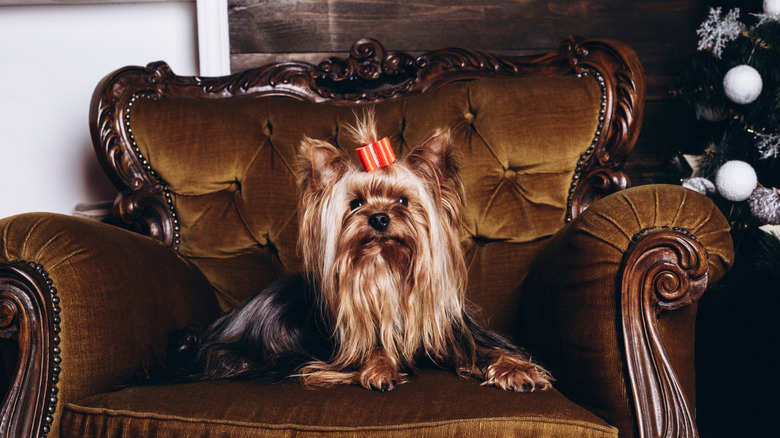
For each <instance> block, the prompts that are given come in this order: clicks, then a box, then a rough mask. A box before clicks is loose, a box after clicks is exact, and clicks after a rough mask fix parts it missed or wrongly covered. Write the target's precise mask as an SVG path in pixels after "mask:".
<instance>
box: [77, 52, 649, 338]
mask: <svg viewBox="0 0 780 438" xmlns="http://www.w3.org/2000/svg"><path fill="white" fill-rule="evenodd" d="M583 44H584V45H583ZM588 44H592V47H590V48H589V50H584V51H583V50H580V49H581V48H582V47H588ZM600 47H601V45H600V43H595V44H594V43H583V42H581V41H579V40H576V39H574V38H569V39H567V40H566V41H565V42H564V45H562V46H561V49H560V50H559V51H558V52H553V53H551V54H546V55H542V56H537V57H527V58H496V57H493V56H492V55H486V54H483V53H479V52H473V51H466V50H462V49H443V50H439V51H434V52H429V53H427V54H424V55H421V56H419V57H417V58H412V57H411V56H409V55H406V54H403V53H385V51H384V49H383V48H382V47H381V45H379V44H378V43H377V42H375V41H371V40H364V41H361V42H358V43H357V44H356V46H355V47H353V50H352V52H351V56H350V57H349V58H347V59H338V58H332V59H329V60H326V61H324V62H323V63H322V64H320V65H319V66H313V65H308V64H300V63H287V64H275V65H270V66H265V67H261V68H259V69H256V70H253V71H249V72H244V73H242V74H238V75H234V76H231V77H226V78H212V79H204V78H183V77H179V76H176V75H174V74H173V73H172V72H171V71H170V70H169V69H168V68H167V66H166V65H165V64H162V63H158V64H152V65H150V66H149V67H147V68H128V69H123V70H120V71H118V72H116V73H114V74H113V75H111V76H109V77H107V78H106V79H104V81H103V84H102V85H101V86H100V87H98V90H97V91H96V94H95V97H94V100H93V102H94V105H93V115H92V116H93V135H94V136H95V138H96V141H95V144H96V147H97V149H98V155H99V156H101V160H102V162H103V164H104V166H105V167H106V170H107V172H108V173H109V174H110V175H112V178H113V179H114V182H115V183H116V184H117V186H118V187H119V188H120V190H121V191H122V192H121V193H120V196H119V198H118V199H117V202H116V206H115V207H116V213H117V214H118V215H119V216H121V217H122V218H124V219H125V220H126V221H128V222H129V223H134V224H135V226H136V227H137V228H138V229H139V230H142V231H144V232H147V233H150V234H152V235H153V236H155V237H157V238H159V239H160V240H162V241H163V242H165V243H166V244H168V245H171V246H173V247H175V248H177V249H178V251H179V253H180V254H181V255H182V256H184V257H186V258H188V259H189V260H191V261H192V262H193V263H194V264H195V265H196V266H197V267H198V268H199V269H200V270H201V271H202V272H203V273H204V274H205V275H206V276H207V277H208V278H209V280H210V281H211V283H212V285H213V287H214V289H215V292H216V294H217V297H218V299H219V302H220V305H221V306H222V307H223V308H224V309H227V308H230V307H232V306H234V305H236V304H237V303H239V302H241V301H243V300H244V299H246V298H248V297H250V296H251V295H253V294H254V293H255V292H256V291H257V290H259V289H260V288H262V287H263V286H265V285H267V284H268V283H269V282H271V281H273V280H275V279H277V278H279V277H281V276H284V275H288V274H290V273H293V272H296V271H298V270H300V266H301V263H300V259H299V254H298V252H297V249H296V243H297V230H298V222H297V218H296V214H295V212H296V193H295V191H296V179H297V177H296V175H297V163H296V151H297V149H298V146H299V144H300V141H301V139H302V137H303V136H304V135H306V136H309V137H312V138H317V139H323V140H327V141H329V142H331V143H333V144H334V145H337V146H338V147H339V148H342V149H346V150H352V149H354V148H356V147H357V146H358V145H355V144H352V143H351V142H350V140H349V139H348V138H347V136H346V135H345V129H344V127H345V125H347V124H352V123H353V122H354V120H355V113H356V112H360V108H361V106H364V105H373V106H374V107H375V110H376V114H377V121H378V131H379V132H378V133H379V135H380V136H388V137H390V141H391V143H392V145H393V147H394V149H395V151H396V154H398V155H399V156H403V155H405V154H406V153H407V152H408V151H409V150H410V148H413V147H414V146H416V145H417V144H419V143H420V141H421V140H422V139H423V138H425V137H426V136H427V135H428V134H429V133H431V132H432V131H433V130H434V129H436V128H439V127H445V128H449V129H450V130H451V132H452V134H453V141H454V144H455V145H456V148H457V150H458V156H459V159H460V162H461V167H462V174H463V180H464V185H465V192H466V210H465V227H464V228H465V229H464V231H463V240H462V244H463V250H464V251H465V254H466V257H467V264H468V268H469V292H468V294H469V295H468V298H469V299H471V300H472V301H474V302H476V303H477V304H478V305H479V306H480V307H481V308H482V309H483V312H484V314H483V318H484V319H485V321H486V322H487V324H488V325H489V326H491V327H493V328H495V329H498V330H500V331H503V332H505V333H512V332H514V330H515V329H516V327H515V326H514V325H513V320H514V318H513V315H515V314H516V313H517V306H518V302H519V293H518V291H519V288H520V283H521V282H522V280H523V279H524V277H525V275H526V273H527V271H528V268H529V265H530V264H531V262H532V261H533V259H534V256H535V255H536V254H537V252H538V251H539V250H540V249H541V248H542V247H543V246H544V245H545V242H546V240H547V238H548V237H550V236H551V235H552V234H553V233H555V232H556V231H557V230H559V229H560V228H561V227H562V226H563V225H564V224H565V223H566V221H567V220H570V219H571V218H572V217H573V216H576V215H577V214H578V213H579V212H580V211H582V209H584V208H586V207H587V205H588V204H589V203H590V202H592V201H593V200H595V199H597V198H598V197H600V196H602V195H604V194H607V193H610V192H612V191H616V190H619V189H622V188H624V187H625V186H626V184H627V180H626V178H625V176H624V174H623V173H622V172H621V171H620V170H618V168H619V166H620V165H621V164H622V161H623V160H624V159H625V155H626V154H627V153H628V151H629V150H630V149H631V147H632V146H633V143H634V141H635V139H636V135H637V134H638V125H639V123H638V120H639V119H640V118H641V114H635V113H632V112H631V109H632V108H633V107H634V104H635V103H641V102H637V100H641V99H643V98H644V97H643V90H642V89H641V88H640V89H637V88H636V87H635V84H642V83H644V80H643V77H642V72H641V67H639V65H638V63H637V62H636V60H635V58H632V57H631V56H632V53H628V55H629V57H628V59H626V58H624V57H623V54H619V53H617V52H615V51H614V50H611V51H609V50H600ZM361 66H362V67H366V66H369V67H372V68H373V70H370V71H369V72H368V73H366V69H365V68H363V69H361ZM620 71H622V73H621V74H622V75H623V76H621V75H620V74H618V73H619V72H620ZM369 73H370V74H369ZM119 83H121V84H123V87H122V91H121V94H117V91H116V90H117V87H116V86H115V84H119ZM128 84H129V86H128ZM626 91H628V92H626ZM642 106H643V105H641V104H639V105H636V107H638V108H641V107H642ZM355 158H356V157H355Z"/></svg>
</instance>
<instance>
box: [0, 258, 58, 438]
mask: <svg viewBox="0 0 780 438" xmlns="http://www.w3.org/2000/svg"><path fill="white" fill-rule="evenodd" d="M58 303H59V299H58V297H57V291H56V289H55V288H54V287H53V285H52V283H51V280H50V279H49V278H48V275H47V274H46V272H45V271H44V270H43V268H42V267H41V266H39V265H35V264H32V263H26V262H10V263H8V262H4V263H0V338H1V339H5V340H7V341H11V342H14V343H16V344H17V345H18V349H17V356H16V358H15V359H16V366H15V368H14V370H15V374H14V375H11V376H9V380H10V381H9V387H8V391H7V393H6V395H5V399H4V401H3V405H2V410H0V436H3V437H27V436H44V435H46V434H47V433H48V432H49V425H50V424H51V423H52V421H53V416H54V414H55V412H56V409H57V387H56V382H57V375H58V374H59V370H60V368H59V367H60V356H59V347H58V345H57V344H59V335H58V333H59V316H58V314H59V305H58ZM9 351H10V350H9Z"/></svg>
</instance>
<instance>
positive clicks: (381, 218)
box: [368, 213, 390, 231]
mask: <svg viewBox="0 0 780 438" xmlns="http://www.w3.org/2000/svg"><path fill="white" fill-rule="evenodd" d="M368 224H369V225H371V228H373V229H375V230H377V231H384V230H385V229H386V228H387V226H388V225H390V216H388V215H387V214H385V213H376V214H372V215H371V217H370V218H368Z"/></svg>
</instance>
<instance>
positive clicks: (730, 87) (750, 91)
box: [723, 64, 764, 105]
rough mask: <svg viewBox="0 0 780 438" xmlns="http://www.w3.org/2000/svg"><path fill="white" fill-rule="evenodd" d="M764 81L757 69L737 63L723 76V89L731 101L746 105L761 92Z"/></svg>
mask: <svg viewBox="0 0 780 438" xmlns="http://www.w3.org/2000/svg"><path fill="white" fill-rule="evenodd" d="M763 87H764V82H763V81H762V80H761V74H760V73H758V70H756V69H754V68H753V67H751V66H749V65H744V64H743V65H738V66H736V67H734V68H732V69H731V70H729V71H728V72H727V73H726V76H725V77H724V78H723V91H725V92H726V97H728V98H729V99H731V101H732V102H734V103H738V104H740V105H746V104H748V103H751V102H754V101H755V100H756V99H758V96H759V95H760V94H761V89H762V88H763Z"/></svg>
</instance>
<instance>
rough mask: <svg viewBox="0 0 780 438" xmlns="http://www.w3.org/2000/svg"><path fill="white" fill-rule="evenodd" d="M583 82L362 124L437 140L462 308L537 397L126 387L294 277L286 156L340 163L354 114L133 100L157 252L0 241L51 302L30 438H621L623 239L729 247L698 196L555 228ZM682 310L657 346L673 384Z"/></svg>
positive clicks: (489, 83) (433, 375)
mask: <svg viewBox="0 0 780 438" xmlns="http://www.w3.org/2000/svg"><path fill="white" fill-rule="evenodd" d="M601 99H602V95H601V89H600V87H599V84H598V82H597V81H596V79H594V78H593V77H592V76H587V75H586V76H583V77H574V76H549V77H523V78H513V79H477V80H469V81H460V82H454V83H450V84H448V85H444V86H441V87H438V88H434V89H431V90H428V91H426V92H425V93H422V94H419V95H415V96H411V97H405V98H403V99H396V100H389V101H386V102H381V103H378V104H377V105H376V113H377V119H378V122H379V133H380V135H383V136H384V135H387V136H389V137H390V140H391V143H392V144H393V146H394V148H395V150H396V153H397V154H398V155H400V156H403V155H404V154H405V153H407V152H408V151H409V149H410V148H411V147H413V146H415V145H416V144H418V143H419V142H420V140H422V139H423V138H424V137H425V136H427V135H428V134H429V133H430V132H431V131H432V130H434V129H435V128H438V127H447V128H449V129H451V132H452V134H453V140H454V144H455V145H456V147H457V153H458V155H459V158H460V163H461V167H462V172H463V180H464V185H465V191H466V197H467V199H466V211H465V230H464V237H463V240H462V244H463V250H464V252H465V255H466V258H467V264H468V269H469V290H468V298H469V299H470V300H472V301H474V302H475V303H476V304H477V305H478V306H479V307H480V308H481V309H482V314H481V318H482V319H483V320H484V322H485V323H486V324H487V325H488V326H490V327H492V328H495V329H497V330H499V331H501V332H503V333H506V334H508V335H511V336H516V337H517V339H519V340H520V341H521V343H522V344H523V345H525V346H527V347H529V348H530V349H531V351H532V352H533V353H534V354H535V356H536V357H537V358H538V359H539V360H540V361H542V362H543V363H545V364H546V365H548V366H549V367H550V368H551V370H552V372H553V374H554V376H555V377H556V378H557V383H556V385H555V386H556V387H555V389H552V390H550V391H546V392H534V393H529V394H520V393H512V392H505V391H501V390H498V389H495V388H490V387H483V386H480V382H478V381H476V380H474V379H469V378H462V377H458V376H455V375H452V374H451V373H448V372H446V371H443V370H438V369H423V370H419V372H418V373H417V376H416V377H415V378H414V379H412V380H411V381H410V382H409V383H406V384H404V385H401V386H400V387H399V388H397V389H396V390H394V391H391V392H389V393H378V392H371V391H367V390H365V389H362V388H360V387H357V386H348V387H346V386H345V387H336V388H331V389H323V390H305V389H303V388H302V387H300V386H299V385H298V384H296V383H295V382H288V383H284V384H279V385H262V384H259V383H256V382H251V381H217V382H200V383H183V384H175V385H149V386H130V387H125V388H123V389H122V388H121V387H122V385H123V384H126V383H127V382H129V381H130V380H131V379H132V377H133V374H134V373H135V372H136V370H137V369H138V368H139V367H140V366H141V365H142V364H144V362H145V361H148V360H149V358H154V357H158V358H159V357H160V356H161V355H162V352H163V351H164V346H165V343H166V334H167V333H168V332H169V331H170V330H171V329H173V328H176V327H179V326H183V325H185V324H188V323H195V324H200V325H205V324H207V323H208V322H209V321H211V320H212V319H213V318H215V317H216V316H217V315H218V314H219V312H220V311H222V310H224V309H228V308H230V307H232V306H234V305H236V304H237V303H239V302H241V301H242V300H244V299H246V298H247V297H249V296H251V295H252V294H254V293H255V292H256V291H257V290H259V289H260V288H262V287H263V286H265V285H267V284H268V283H270V282H271V281H273V280H275V279H277V278H279V277H282V276H284V275H287V274H290V273H293V272H297V271H298V270H299V269H300V260H299V256H298V253H297V251H296V239H297V227H298V223H297V219H296V217H295V207H296V206H295V202H296V201H295V182H296V169H297V164H296V158H295V155H296V150H297V147H298V144H299V142H300V140H301V138H302V137H303V135H308V136H310V137H313V138H319V139H325V140H329V141H331V142H333V143H334V144H336V145H338V146H339V147H341V148H344V149H351V148H353V147H355V145H353V144H351V143H350V141H349V140H348V139H346V136H345V134H344V126H345V125H346V124H349V123H352V122H353V121H354V112H355V111H358V112H359V111H360V105H331V104H316V103H308V102H303V101H300V100H295V99H292V98H289V97H280V96H275V97H261V98H231V99H187V98H184V97H166V98H161V99H151V98H147V97H140V98H138V99H137V100H135V101H134V103H133V105H132V108H131V109H130V110H129V112H128V116H127V120H128V123H129V124H130V127H131V128H132V136H133V138H132V141H134V142H135V143H136V144H137V147H138V153H139V157H141V158H142V159H143V160H144V162H146V163H148V164H149V166H150V168H151V169H153V171H154V174H155V179H156V180H159V182H160V184H161V188H162V190H164V193H165V194H167V195H168V197H169V198H170V205H171V206H172V208H173V210H174V212H175V216H176V219H177V226H178V227H179V236H180V243H179V244H178V248H170V247H167V246H165V245H164V244H162V243H160V242H158V241H156V240H154V239H152V238H149V237H145V236H142V235H140V234H137V233H133V232H130V231H125V230H122V229H119V228H117V227H114V226H110V225H106V224H102V223H97V222H92V221H87V220H83V219H77V218H73V217H68V216H61V215H53V214H46V213H34V214H25V215H20V216H15V217H11V218H6V219H2V220H0V257H2V261H14V260H26V261H33V262H35V263H38V264H40V265H41V266H42V267H43V269H45V270H46V272H47V273H48V276H49V278H50V280H51V283H52V285H53V286H54V287H56V288H57V290H58V300H59V304H58V305H59V308H60V310H59V314H58V318H59V319H60V322H59V325H58V330H60V332H59V334H58V336H59V337H58V340H57V341H58V342H59V344H58V348H59V349H60V350H61V357H60V359H61V370H60V371H58V373H57V388H58V394H57V399H58V401H57V405H56V406H57V407H56V412H55V413H54V414H53V421H52V423H51V424H50V428H51V431H50V433H49V436H63V437H93V436H112V437H120V436H126V437H131V436H132V437H136V436H138V437H140V436H162V437H185V436H186V437H249V436H252V437H254V436H271V435H273V436H304V437H309V436H329V437H342V436H388V437H395V436H425V437H428V436H430V437H433V436H480V437H490V436H533V437H542V436H545V437H607V436H612V437H614V436H617V435H618V431H619V433H620V436H621V437H631V436H634V434H635V433H636V422H635V421H636V420H635V416H634V414H633V411H632V410H633V408H634V407H633V405H632V401H631V394H630V389H629V388H627V386H626V385H627V376H626V364H625V359H624V357H623V355H622V354H623V347H622V335H621V333H620V331H619V330H620V322H619V321H620V315H619V308H620V303H619V300H620V282H619V279H620V273H621V266H622V263H623V260H624V256H625V254H626V252H627V251H628V250H629V248H630V246H631V242H632V238H633V237H634V236H636V235H637V234H639V233H640V232H641V231H642V230H645V229H648V228H662V227H668V228H682V229H685V230H687V231H688V232H690V233H691V234H692V235H694V236H695V238H696V239H698V241H699V242H701V243H702V244H703V245H704V246H705V248H706V250H707V253H708V256H709V260H708V263H709V268H710V282H715V281H717V280H718V279H719V278H720V277H721V276H722V275H723V273H724V272H725V271H726V270H727V269H728V266H729V265H730V263H731V257H732V247H731V240H730V238H729V226H728V223H726V221H725V219H724V218H723V217H722V215H720V213H719V212H718V210H717V208H716V207H715V206H714V205H713V204H712V203H711V202H710V201H709V200H708V199H707V198H706V197H704V196H701V195H698V194H696V193H694V192H692V191H688V190H687V189H684V188H681V187H677V186H663V185H648V186H640V187H636V188H631V189H627V190H624V191H622V192H619V193H616V194H613V195H611V196H608V197H606V198H604V199H601V200H600V201H598V202H596V203H594V204H593V205H592V206H591V207H589V208H588V209H587V210H586V211H585V212H584V213H583V214H581V215H580V216H579V217H577V218H575V219H574V220H572V221H571V222H567V221H566V212H567V201H568V194H569V190H570V187H571V185H572V180H573V178H574V176H575V172H576V168H577V164H578V161H579V160H580V158H581V156H582V155H583V154H585V153H586V151H587V149H588V147H589V145H591V143H592V140H593V138H594V136H595V135H596V133H597V131H599V130H600V129H601V128H602V126H601V125H600V102H601ZM691 312H695V306H692V307H690V308H688V309H685V310H683V311H682V312H680V313H679V314H674V315H671V316H670V317H669V318H665V319H663V321H662V323H661V330H662V332H663V333H662V334H663V336H664V339H665V341H666V342H667V347H668V348H669V349H670V351H671V350H673V351H674V355H673V357H674V359H673V360H674V361H675V364H674V365H676V366H677V367H678V371H679V372H681V373H682V375H683V378H682V379H681V380H682V384H683V386H684V390H685V391H686V394H687V395H688V397H689V398H690V399H692V398H693V397H694V395H693V394H694V391H693V388H692V386H691V385H692V384H693V379H692V376H693V369H692V366H693V360H692V354H693V349H692V348H690V347H692V343H693V328H692V326H690V325H691V324H692V321H693V319H692V318H691Z"/></svg>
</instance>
